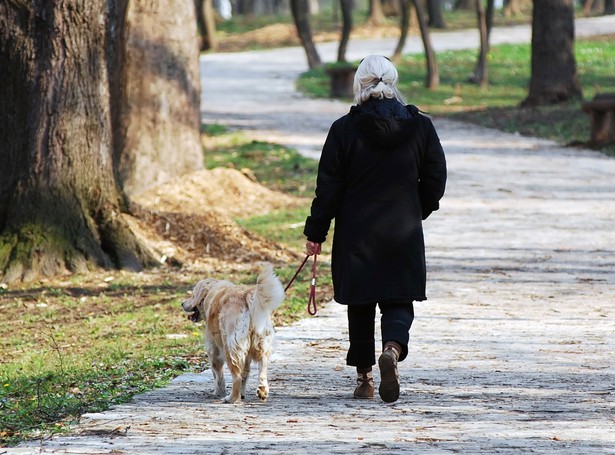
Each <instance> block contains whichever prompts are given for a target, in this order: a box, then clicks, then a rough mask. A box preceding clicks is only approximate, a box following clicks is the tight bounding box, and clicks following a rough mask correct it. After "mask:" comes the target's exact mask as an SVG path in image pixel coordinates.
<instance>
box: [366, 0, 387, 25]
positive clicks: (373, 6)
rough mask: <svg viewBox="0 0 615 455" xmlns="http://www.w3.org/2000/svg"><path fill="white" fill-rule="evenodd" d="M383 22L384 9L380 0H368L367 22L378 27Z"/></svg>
mask: <svg viewBox="0 0 615 455" xmlns="http://www.w3.org/2000/svg"><path fill="white" fill-rule="evenodd" d="M384 22H385V17H384V10H383V9H382V0H370V2H369V18H368V19H367V24H368V25H371V26H373V27H379V26H381V25H383V24H384Z"/></svg>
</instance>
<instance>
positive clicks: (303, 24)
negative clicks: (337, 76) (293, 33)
mask: <svg viewBox="0 0 615 455" xmlns="http://www.w3.org/2000/svg"><path fill="white" fill-rule="evenodd" d="M290 10H291V12H292V15H293V20H294V22H295V27H296V28H297V34H298V35H299V40H300V41H301V45H302V46H303V49H304V50H305V54H306V57H307V61H308V66H309V67H310V68H317V67H319V66H322V60H321V59H320V55H319V54H318V50H317V49H316V46H315V45H314V40H313V39H312V28H311V27H310V11H309V4H308V1H307V0H290Z"/></svg>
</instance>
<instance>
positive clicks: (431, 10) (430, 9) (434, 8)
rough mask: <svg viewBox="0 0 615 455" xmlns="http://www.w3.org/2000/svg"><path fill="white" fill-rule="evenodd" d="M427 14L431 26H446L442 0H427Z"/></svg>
mask: <svg viewBox="0 0 615 455" xmlns="http://www.w3.org/2000/svg"><path fill="white" fill-rule="evenodd" d="M427 14H428V16H429V26H430V27H431V28H446V22H445V21H444V16H443V15H442V2H441V1H440V0H427Z"/></svg>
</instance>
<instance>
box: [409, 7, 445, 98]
mask: <svg viewBox="0 0 615 455" xmlns="http://www.w3.org/2000/svg"><path fill="white" fill-rule="evenodd" d="M412 4H413V5H414V9H415V10H416V18H417V20H418V22H419V28H420V30H421V39H422V40H423V47H424V49H425V58H426V62H427V77H426V79H425V87H427V88H429V89H435V88H437V87H438V85H440V73H439V72H438V64H437V62H436V53H435V51H434V49H433V46H432V44H431V37H430V35H429V27H428V26H427V20H426V19H425V13H424V12H423V7H422V6H421V1H420V0H412Z"/></svg>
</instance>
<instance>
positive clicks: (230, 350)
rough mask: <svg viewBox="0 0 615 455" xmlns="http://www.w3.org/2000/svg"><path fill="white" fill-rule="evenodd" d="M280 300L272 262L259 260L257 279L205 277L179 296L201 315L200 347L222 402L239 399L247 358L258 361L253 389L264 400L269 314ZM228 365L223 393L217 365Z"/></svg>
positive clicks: (247, 370)
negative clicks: (227, 382)
mask: <svg viewBox="0 0 615 455" xmlns="http://www.w3.org/2000/svg"><path fill="white" fill-rule="evenodd" d="M283 300H284V287H283V286H282V283H281V282H280V280H279V279H278V277H277V276H276V275H275V273H274V272H273V267H272V266H271V264H263V266H262V269H261V271H260V273H259V275H258V277H257V279H256V285H236V284H233V283H231V282H230V281H225V280H216V279H214V278H207V279H204V280H201V281H199V282H198V283H197V284H196V286H195V287H194V290H193V291H192V296H191V297H190V298H189V299H187V300H185V301H184V302H182V308H183V310H184V311H185V312H187V313H191V315H190V319H191V320H192V321H194V322H198V321H205V328H204V332H205V348H206V351H207V355H208V356H209V362H210V364H211V369H212V371H213V375H214V381H215V385H216V389H215V396H216V397H219V398H224V401H225V402H226V403H241V402H242V399H243V398H245V389H246V382H247V380H248V376H249V374H250V365H251V363H252V361H255V362H257V364H258V389H257V391H256V395H257V396H258V397H259V398H260V399H261V400H262V401H265V400H267V397H268V395H269V383H268V381H267V369H268V366H269V357H270V355H271V353H272V352H273V340H274V333H275V332H274V329H273V323H272V321H271V314H272V313H273V311H274V310H275V309H276V308H278V307H279V306H280V305H281V304H282V301H283ZM225 361H226V365H227V367H228V369H229V370H230V373H231V377H232V380H233V388H232V391H231V393H230V394H228V395H227V394H226V385H225V382H224V374H223V371H222V367H223V366H224V363H225Z"/></svg>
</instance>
